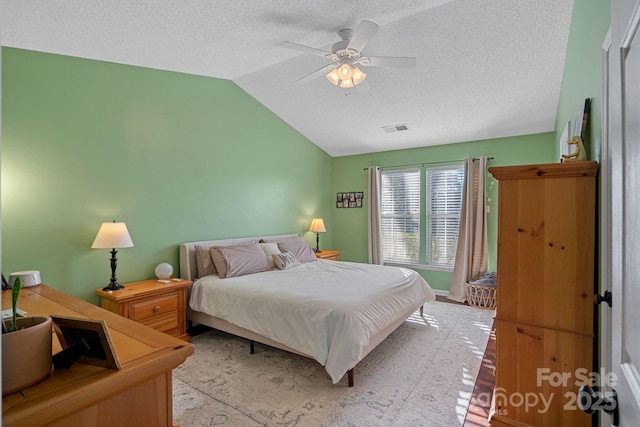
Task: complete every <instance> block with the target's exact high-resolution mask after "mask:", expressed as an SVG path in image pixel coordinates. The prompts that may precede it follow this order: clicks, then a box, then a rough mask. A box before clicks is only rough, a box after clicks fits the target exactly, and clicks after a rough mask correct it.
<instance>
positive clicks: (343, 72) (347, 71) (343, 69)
mask: <svg viewBox="0 0 640 427" xmlns="http://www.w3.org/2000/svg"><path fill="white" fill-rule="evenodd" d="M338 72H339V73H340V78H341V79H342V80H349V79H351V74H353V73H352V71H351V66H350V65H349V64H342V65H341V66H340V68H338Z"/></svg>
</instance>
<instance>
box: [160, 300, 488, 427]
mask: <svg viewBox="0 0 640 427" xmlns="http://www.w3.org/2000/svg"><path fill="white" fill-rule="evenodd" d="M424 312H425V314H424V317H420V315H419V313H418V312H416V313H415V314H414V315H413V316H412V317H411V318H410V319H408V320H407V321H406V322H404V323H403V324H402V325H400V327H399V328H398V329H396V331H394V332H393V333H392V334H391V335H389V337H387V339H386V340H384V341H383V342H382V343H381V344H380V345H379V346H378V347H377V348H375V349H374V350H373V351H372V352H371V353H370V354H369V355H367V357H365V358H364V359H363V360H362V361H361V362H360V363H359V364H358V365H357V366H356V368H355V387H348V386H347V382H346V377H345V378H343V379H342V381H341V382H340V383H338V384H335V385H334V384H332V383H331V379H330V378H329V376H328V374H327V373H326V372H325V370H324V368H323V367H322V366H321V365H320V364H319V363H317V362H316V361H314V360H311V359H307V358H304V357H301V356H297V355H294V354H291V353H288V352H285V351H281V350H278V349H275V348H272V347H267V346H264V345H262V344H258V343H256V353H255V354H249V342H248V341H247V340H245V339H242V338H238V337H234V336H232V335H229V334H226V333H223V332H219V331H214V330H211V331H208V332H206V333H203V334H201V335H198V336H195V337H194V338H193V339H192V340H191V343H192V344H193V345H194V346H195V348H196V352H195V354H194V355H193V356H191V357H189V358H188V359H187V360H186V362H185V363H184V364H183V365H181V366H180V367H178V368H177V369H175V370H174V374H173V416H174V420H175V421H176V423H178V424H179V425H180V426H181V427H196V426H198V427H199V426H243V427H244V426H265V427H270V426H297V427H306V426H313V427H320V426H324V427H329V426H353V427H356V426H362V427H365V426H366V427H378V426H389V427H391V426H393V427H395V426H420V427H425V426H447V427H450V426H461V425H462V423H463V421H464V417H465V414H466V412H467V407H468V405H469V400H470V398H471V393H472V391H473V385H474V383H475V378H476V376H477V373H478V370H479V367H480V363H481V361H482V356H483V354H484V350H485V347H486V345H487V341H488V338H489V333H490V332H491V325H492V323H493V315H494V312H493V311H492V310H482V309H479V308H473V307H468V306H463V305H456V304H449V303H444V302H436V303H433V304H427V305H425V310H424Z"/></svg>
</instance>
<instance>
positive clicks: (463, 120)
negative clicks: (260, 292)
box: [0, 0, 573, 156]
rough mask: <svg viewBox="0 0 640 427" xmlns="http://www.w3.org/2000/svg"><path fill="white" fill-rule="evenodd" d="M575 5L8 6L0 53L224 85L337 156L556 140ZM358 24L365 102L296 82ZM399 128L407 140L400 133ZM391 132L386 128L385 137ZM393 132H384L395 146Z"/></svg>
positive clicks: (233, 2)
mask: <svg viewBox="0 0 640 427" xmlns="http://www.w3.org/2000/svg"><path fill="white" fill-rule="evenodd" d="M572 7H573V0H392V1H389V0H373V1H369V0H352V1H336V0H332V1H325V0H318V1H314V2H306V1H300V0H276V1H259V2H256V1H248V0H217V1H215V0H191V1H188V2H185V1H184V0H101V1H99V0H95V1H86V0H3V1H2V4H1V5H0V43H2V45H4V46H10V47H17V48H22V49H30V50H36V51H42V52H50V53H57V54H63V55H70V56H76V57H81V58H89V59H96V60H103V61H109V62H115V63H121V64H128V65H135V66H142V67H149V68H155V69H159V70H168V71H176V72H181V73H189V74H196V75H202V76H209V77H216V78H221V79H229V80H232V81H234V82H235V83H236V84H237V85H238V86H240V87H241V88H242V89H244V90H245V91H246V92H248V93H249V94H250V95H251V96H253V97H254V98H255V99H256V100H258V101H259V102H261V103H262V104H264V105H265V106H266V107H267V108H269V109H270V110H271V111H273V112H274V113H275V114H277V115H278V116H279V117H281V118H282V119H283V120H284V121H286V122H287V123H289V124H290V125H291V126H292V127H294V128H295V129H297V130H298V131H299V132H300V133H302V134H303V135H305V136H306V137H307V138H309V139H310V140H311V141H313V142H314V143H315V144H317V145H318V146H319V147H321V148H322V149H323V150H325V151H326V152H327V153H329V154H330V155H332V156H343V155H350V154H360V153H368V152H378V151H386V150H395V149H403V148H412V147H422V146H430V145H440V144H450V143H456V142H463V141H473V140H481V139H488V138H500V137H506V136H514V135H524V134H532V133H540V132H548V131H552V130H553V129H554V128H555V118H556V110H557V106H558V97H559V93H560V86H561V82H562V73H563V68H564V60H565V51H566V46H567V39H568V34H569V27H570V23H571V11H572ZM362 20H369V21H373V22H375V23H376V24H378V25H379V27H380V28H379V30H378V31H377V33H376V34H375V35H374V36H373V38H372V39H371V40H370V41H369V43H368V44H367V45H366V46H365V48H364V51H363V53H364V54H365V55H368V56H409V57H415V58H416V59H417V66H415V67H413V68H392V67H362V69H363V71H365V72H366V73H367V78H366V84H367V85H366V86H368V90H366V91H360V90H356V89H359V87H356V88H355V89H350V90H347V89H341V88H339V87H336V86H333V85H331V84H330V83H329V81H328V80H327V79H325V78H324V77H322V76H321V77H319V78H317V79H314V80H312V81H310V82H308V83H306V84H302V85H301V84H296V80H298V79H299V78H301V77H303V76H306V75H308V74H309V73H312V72H313V71H315V70H317V69H319V68H321V67H323V66H325V65H327V64H328V63H329V62H328V60H327V59H325V58H322V57H319V56H314V55H311V54H309V53H304V52H299V51H294V50H291V49H286V48H284V47H282V46H281V45H280V43H281V42H283V41H291V42H294V43H298V44H302V45H306V46H311V47H314V48H318V49H322V50H330V48H331V45H332V44H333V43H335V42H337V41H339V40H340V36H339V35H338V32H339V31H340V30H342V29H345V28H351V29H355V28H357V26H358V24H359V23H360V22H361V21H362ZM395 125H404V127H406V128H407V130H403V131H395V129H396V128H395V127H393V126H395ZM388 126H392V127H391V128H388ZM389 130H391V131H392V132H389Z"/></svg>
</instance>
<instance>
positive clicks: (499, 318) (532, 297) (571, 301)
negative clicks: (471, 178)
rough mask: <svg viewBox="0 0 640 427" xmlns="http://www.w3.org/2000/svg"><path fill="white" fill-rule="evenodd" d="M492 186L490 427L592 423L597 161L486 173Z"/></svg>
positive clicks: (573, 425)
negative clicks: (585, 406) (583, 395)
mask: <svg viewBox="0 0 640 427" xmlns="http://www.w3.org/2000/svg"><path fill="white" fill-rule="evenodd" d="M489 172H490V173H491V174H492V175H493V176H494V177H495V178H496V179H497V180H498V181H499V200H498V296H497V309H496V323H495V324H496V384H495V386H496V388H495V391H494V401H495V403H494V411H495V412H494V415H493V416H492V418H491V421H490V422H491V425H492V426H519V427H524V426H572V427H577V426H590V425H591V416H589V415H587V414H585V413H584V412H582V411H580V410H579V409H577V404H576V396H577V393H578V388H579V387H580V386H581V385H584V384H586V377H587V375H588V374H589V373H590V372H591V371H592V352H593V312H594V302H593V296H594V254H595V228H596V224H595V212H596V206H595V197H596V172H597V163H596V162H572V163H557V164H544V165H525V166H511V167H492V168H489ZM546 402H548V403H546Z"/></svg>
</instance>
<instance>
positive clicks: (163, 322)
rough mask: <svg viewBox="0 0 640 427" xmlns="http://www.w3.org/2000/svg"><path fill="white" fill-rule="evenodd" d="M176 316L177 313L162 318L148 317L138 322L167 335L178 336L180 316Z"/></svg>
mask: <svg viewBox="0 0 640 427" xmlns="http://www.w3.org/2000/svg"><path fill="white" fill-rule="evenodd" d="M176 314H177V312H172V313H168V314H164V315H161V316H153V317H148V318H146V319H144V320H138V323H141V324H143V325H146V326H148V327H150V328H153V329H155V330H157V331H160V332H164V333H165V334H169V335H176V334H177V333H178V316H177V315H176Z"/></svg>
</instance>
